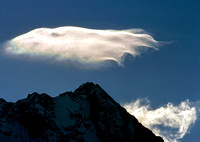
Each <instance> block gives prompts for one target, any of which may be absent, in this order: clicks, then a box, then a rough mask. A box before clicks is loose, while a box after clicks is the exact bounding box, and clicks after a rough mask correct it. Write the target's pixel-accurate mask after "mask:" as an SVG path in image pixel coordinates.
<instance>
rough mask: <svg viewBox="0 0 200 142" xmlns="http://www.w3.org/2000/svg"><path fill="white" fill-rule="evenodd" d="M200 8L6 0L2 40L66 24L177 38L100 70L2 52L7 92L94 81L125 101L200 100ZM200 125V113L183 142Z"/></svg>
mask: <svg viewBox="0 0 200 142" xmlns="http://www.w3.org/2000/svg"><path fill="white" fill-rule="evenodd" d="M199 13H200V3H199V1H197V0H196V1H195V0H194V1H189V0H182V1H178V0H169V1H155V0H153V1H146V0H143V1H132V0H127V1H122V0H118V1H114V0H109V1H108V0H107V1H106V0H102V1H87V0H86V1H83V0H76V1H75V0H65V1H64V0H60V1H55V0H48V1H45V0H40V1H39V0H34V1H27V0H18V1H16V0H9V1H8V0H1V1H0V43H4V42H5V41H7V40H9V39H12V38H14V37H16V36H18V35H21V34H23V33H26V32H28V31H30V30H33V29H35V28H40V27H49V28H54V27H60V26H79V27H86V28H94V29H130V28H142V29H144V30H146V31H147V32H149V33H151V35H152V36H153V37H154V38H155V39H156V40H159V41H167V42H171V43H170V44H166V45H164V46H163V47H160V50H159V51H154V50H149V51H148V52H145V53H143V54H142V55H141V56H139V57H136V58H133V57H129V56H128V57H127V58H126V60H125V66H124V67H122V68H121V67H118V66H114V67H111V68H102V69H98V70H82V69H77V68H75V67H71V66H63V65H62V64H54V63H46V62H45V61H41V62H40V61H30V60H24V59H16V58H12V57H8V56H5V55H4V54H0V90H1V93H0V97H1V98H4V99H6V100H8V101H16V100H18V99H21V98H24V97H26V96H27V94H29V93H32V92H39V93H43V92H46V93H48V94H50V95H52V96H55V95H58V94H60V93H63V92H65V91H69V90H74V89H76V88H77V87H78V86H79V85H81V84H82V83H84V82H87V81H92V82H94V83H99V84H100V86H102V88H103V89H105V90H106V91H107V92H108V93H109V94H110V95H111V96H112V97H113V98H114V99H115V100H116V101H118V102H127V101H130V100H135V99H137V98H144V97H148V98H149V99H150V100H151V101H152V103H153V107H157V106H160V105H163V104H166V103H167V102H172V103H175V104H178V103H180V102H181V101H184V100H186V99H189V100H190V101H193V102H195V101H197V100H200V49H199V45H200V40H199V34H200V29H199V27H200V14H199ZM1 51H2V47H1ZM199 131H200V122H199V120H197V122H196V125H195V126H193V128H192V129H191V134H189V135H186V136H185V138H184V139H183V142H189V141H190V142H191V141H192V142H198V141H199V140H200V136H199V135H198V132H199Z"/></svg>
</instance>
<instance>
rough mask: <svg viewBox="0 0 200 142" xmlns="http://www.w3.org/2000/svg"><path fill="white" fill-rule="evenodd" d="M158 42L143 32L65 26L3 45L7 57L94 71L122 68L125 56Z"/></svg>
mask: <svg viewBox="0 0 200 142" xmlns="http://www.w3.org/2000/svg"><path fill="white" fill-rule="evenodd" d="M158 44H159V43H158V41H156V40H154V39H153V37H152V36H151V35H149V34H147V33H146V32H145V31H144V30H142V29H128V30H96V29H87V28H81V27H73V26H65V27H58V28H54V29H50V28H38V29H35V30H32V31H30V32H28V33H25V34H23V35H20V36H18V37H15V38H14V39H11V40H10V41H8V42H7V43H6V44H5V51H6V53H8V54H10V55H17V56H20V57H23V56H25V57H32V58H34V59H38V58H39V59H41V58H42V59H48V60H50V61H59V62H63V63H70V64H71V63H73V64H77V63H78V64H80V65H84V66H88V67H96V66H101V65H104V64H106V61H114V62H116V63H117V64H118V65H120V66H122V65H123V61H124V56H125V55H126V54H130V55H132V56H137V55H140V53H141V52H142V51H144V50H145V49H147V48H154V49H157V48H156V47H157V46H158Z"/></svg>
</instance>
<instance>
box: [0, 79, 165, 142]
mask: <svg viewBox="0 0 200 142" xmlns="http://www.w3.org/2000/svg"><path fill="white" fill-rule="evenodd" d="M0 141H1V142H59V141H60V142H164V141H163V139H162V138H161V137H159V136H155V135H154V134H153V133H152V132H151V131H150V130H149V129H147V128H145V127H144V126H143V125H142V124H140V123H139V122H138V121H137V119H136V118H135V117H134V116H132V115H130V114H129V113H128V112H127V111H126V110H125V109H124V108H123V107H121V106H120V105H119V104H118V103H116V102H115V101H114V100H113V99H112V98H111V97H110V96H109V95H108V94H107V93H106V92H105V91H104V90H103V89H102V88H101V87H100V86H99V85H97V84H93V83H85V84H83V85H82V86H80V87H79V88H78V89H76V90H75V91H74V92H66V93H63V94H60V95H59V96H57V97H54V98H53V97H50V96H48V95H47V94H38V93H33V94H29V95H28V97H27V98H25V99H22V100H18V101H17V102H16V103H11V102H6V101H5V100H3V99H0Z"/></svg>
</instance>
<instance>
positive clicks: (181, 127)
mask: <svg viewBox="0 0 200 142" xmlns="http://www.w3.org/2000/svg"><path fill="white" fill-rule="evenodd" d="M143 102H145V103H144V104H143ZM123 106H124V108H125V109H126V110H127V111H128V112H129V113H130V114H132V115H134V116H135V117H136V118H137V119H138V121H140V122H141V123H142V124H143V125H144V126H145V127H147V128H149V129H151V130H152V131H153V132H154V133H155V134H156V135H159V136H161V137H163V139H164V141H165V142H178V141H179V140H180V139H181V138H183V137H184V135H185V134H186V133H187V132H188V130H189V128H190V126H191V125H192V124H194V123H195V121H196V120H197V113H198V112H199V108H200V107H199V104H198V103H192V102H190V101H189V100H186V101H183V102H181V103H180V104H179V105H177V106H175V105H173V104H172V103H170V102H169V103H168V104H167V105H166V106H162V107H160V108H157V109H155V110H153V109H151V107H150V102H149V100H148V99H138V100H136V101H135V102H131V103H126V104H124V105H123Z"/></svg>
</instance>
